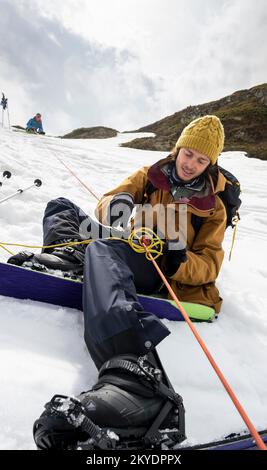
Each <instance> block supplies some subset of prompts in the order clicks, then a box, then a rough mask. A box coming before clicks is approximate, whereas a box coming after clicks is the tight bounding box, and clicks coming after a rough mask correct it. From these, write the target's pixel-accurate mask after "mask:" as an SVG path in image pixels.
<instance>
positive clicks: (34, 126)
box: [26, 113, 45, 134]
mask: <svg viewBox="0 0 267 470" xmlns="http://www.w3.org/2000/svg"><path fill="white" fill-rule="evenodd" d="M26 131H27V132H31V133H34V134H35V133H38V134H45V132H44V130H43V124H42V116H41V114H40V113H37V114H36V115H35V116H34V117H33V118H31V119H30V120H29V121H28V122H27V126H26Z"/></svg>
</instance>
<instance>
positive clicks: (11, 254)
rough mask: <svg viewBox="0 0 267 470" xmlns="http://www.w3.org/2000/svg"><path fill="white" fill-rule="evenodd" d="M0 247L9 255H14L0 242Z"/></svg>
mask: <svg viewBox="0 0 267 470" xmlns="http://www.w3.org/2000/svg"><path fill="white" fill-rule="evenodd" d="M0 248H3V250H6V251H7V252H8V253H9V254H10V255H14V254H15V253H12V251H10V250H8V249H7V248H5V247H4V246H3V245H1V244H0Z"/></svg>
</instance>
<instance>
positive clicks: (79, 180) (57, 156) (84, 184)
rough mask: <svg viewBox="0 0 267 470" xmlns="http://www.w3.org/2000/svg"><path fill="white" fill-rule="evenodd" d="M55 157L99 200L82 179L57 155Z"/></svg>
mask: <svg viewBox="0 0 267 470" xmlns="http://www.w3.org/2000/svg"><path fill="white" fill-rule="evenodd" d="M55 157H56V158H57V159H58V161H59V162H60V163H61V164H62V165H64V167H65V168H67V170H68V171H69V172H70V173H71V174H72V176H74V178H76V179H77V180H78V181H79V183H81V185H82V186H83V187H84V188H85V189H86V190H87V191H89V193H91V194H92V196H94V198H95V199H97V201H100V199H99V197H98V196H97V195H96V194H95V193H94V192H93V191H92V190H91V189H90V188H89V186H87V185H86V184H85V183H84V182H83V181H82V180H80V178H79V177H78V176H77V175H76V174H75V173H74V171H72V170H71V169H70V168H69V167H68V166H67V165H66V163H64V162H63V161H62V160H61V159H60V158H59V157H58V156H57V155H55Z"/></svg>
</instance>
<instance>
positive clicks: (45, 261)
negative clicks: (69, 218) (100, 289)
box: [7, 239, 85, 274]
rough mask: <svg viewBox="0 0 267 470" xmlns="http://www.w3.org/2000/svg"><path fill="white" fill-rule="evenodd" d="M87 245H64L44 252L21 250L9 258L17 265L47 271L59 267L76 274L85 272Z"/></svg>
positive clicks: (62, 241) (11, 262) (63, 241)
mask: <svg viewBox="0 0 267 470" xmlns="http://www.w3.org/2000/svg"><path fill="white" fill-rule="evenodd" d="M70 241H77V240H69V239H68V240H57V241H56V242H55V243H54V244H55V245H56V244H60V243H68V242H70ZM84 253H85V245H74V246H62V247H56V248H52V249H49V250H44V252H43V253H30V252H28V251H21V252H20V253H17V254H16V255H14V256H11V257H10V258H9V259H8V261H7V262H8V263H10V264H15V265H17V266H23V267H29V268H31V269H34V270H36V271H46V270H47V269H53V270H56V269H59V270H60V271H64V272H65V271H69V272H72V273H75V274H81V273H82V272H83V265H84Z"/></svg>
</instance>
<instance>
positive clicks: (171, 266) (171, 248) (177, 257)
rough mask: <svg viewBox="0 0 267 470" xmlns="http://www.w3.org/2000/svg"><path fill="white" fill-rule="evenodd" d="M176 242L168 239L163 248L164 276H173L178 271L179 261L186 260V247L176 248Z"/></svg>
mask: <svg viewBox="0 0 267 470" xmlns="http://www.w3.org/2000/svg"><path fill="white" fill-rule="evenodd" d="M178 247H179V244H178V242H175V241H171V240H168V241H167V242H166V243H165V245H164V248H163V255H164V259H163V261H162V269H163V271H164V273H165V274H166V276H168V277H171V276H173V275H174V274H175V273H176V271H178V269H179V267H180V265H181V263H185V262H186V261H187V255H186V248H182V249H181V248H180V249H179V248H178Z"/></svg>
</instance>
